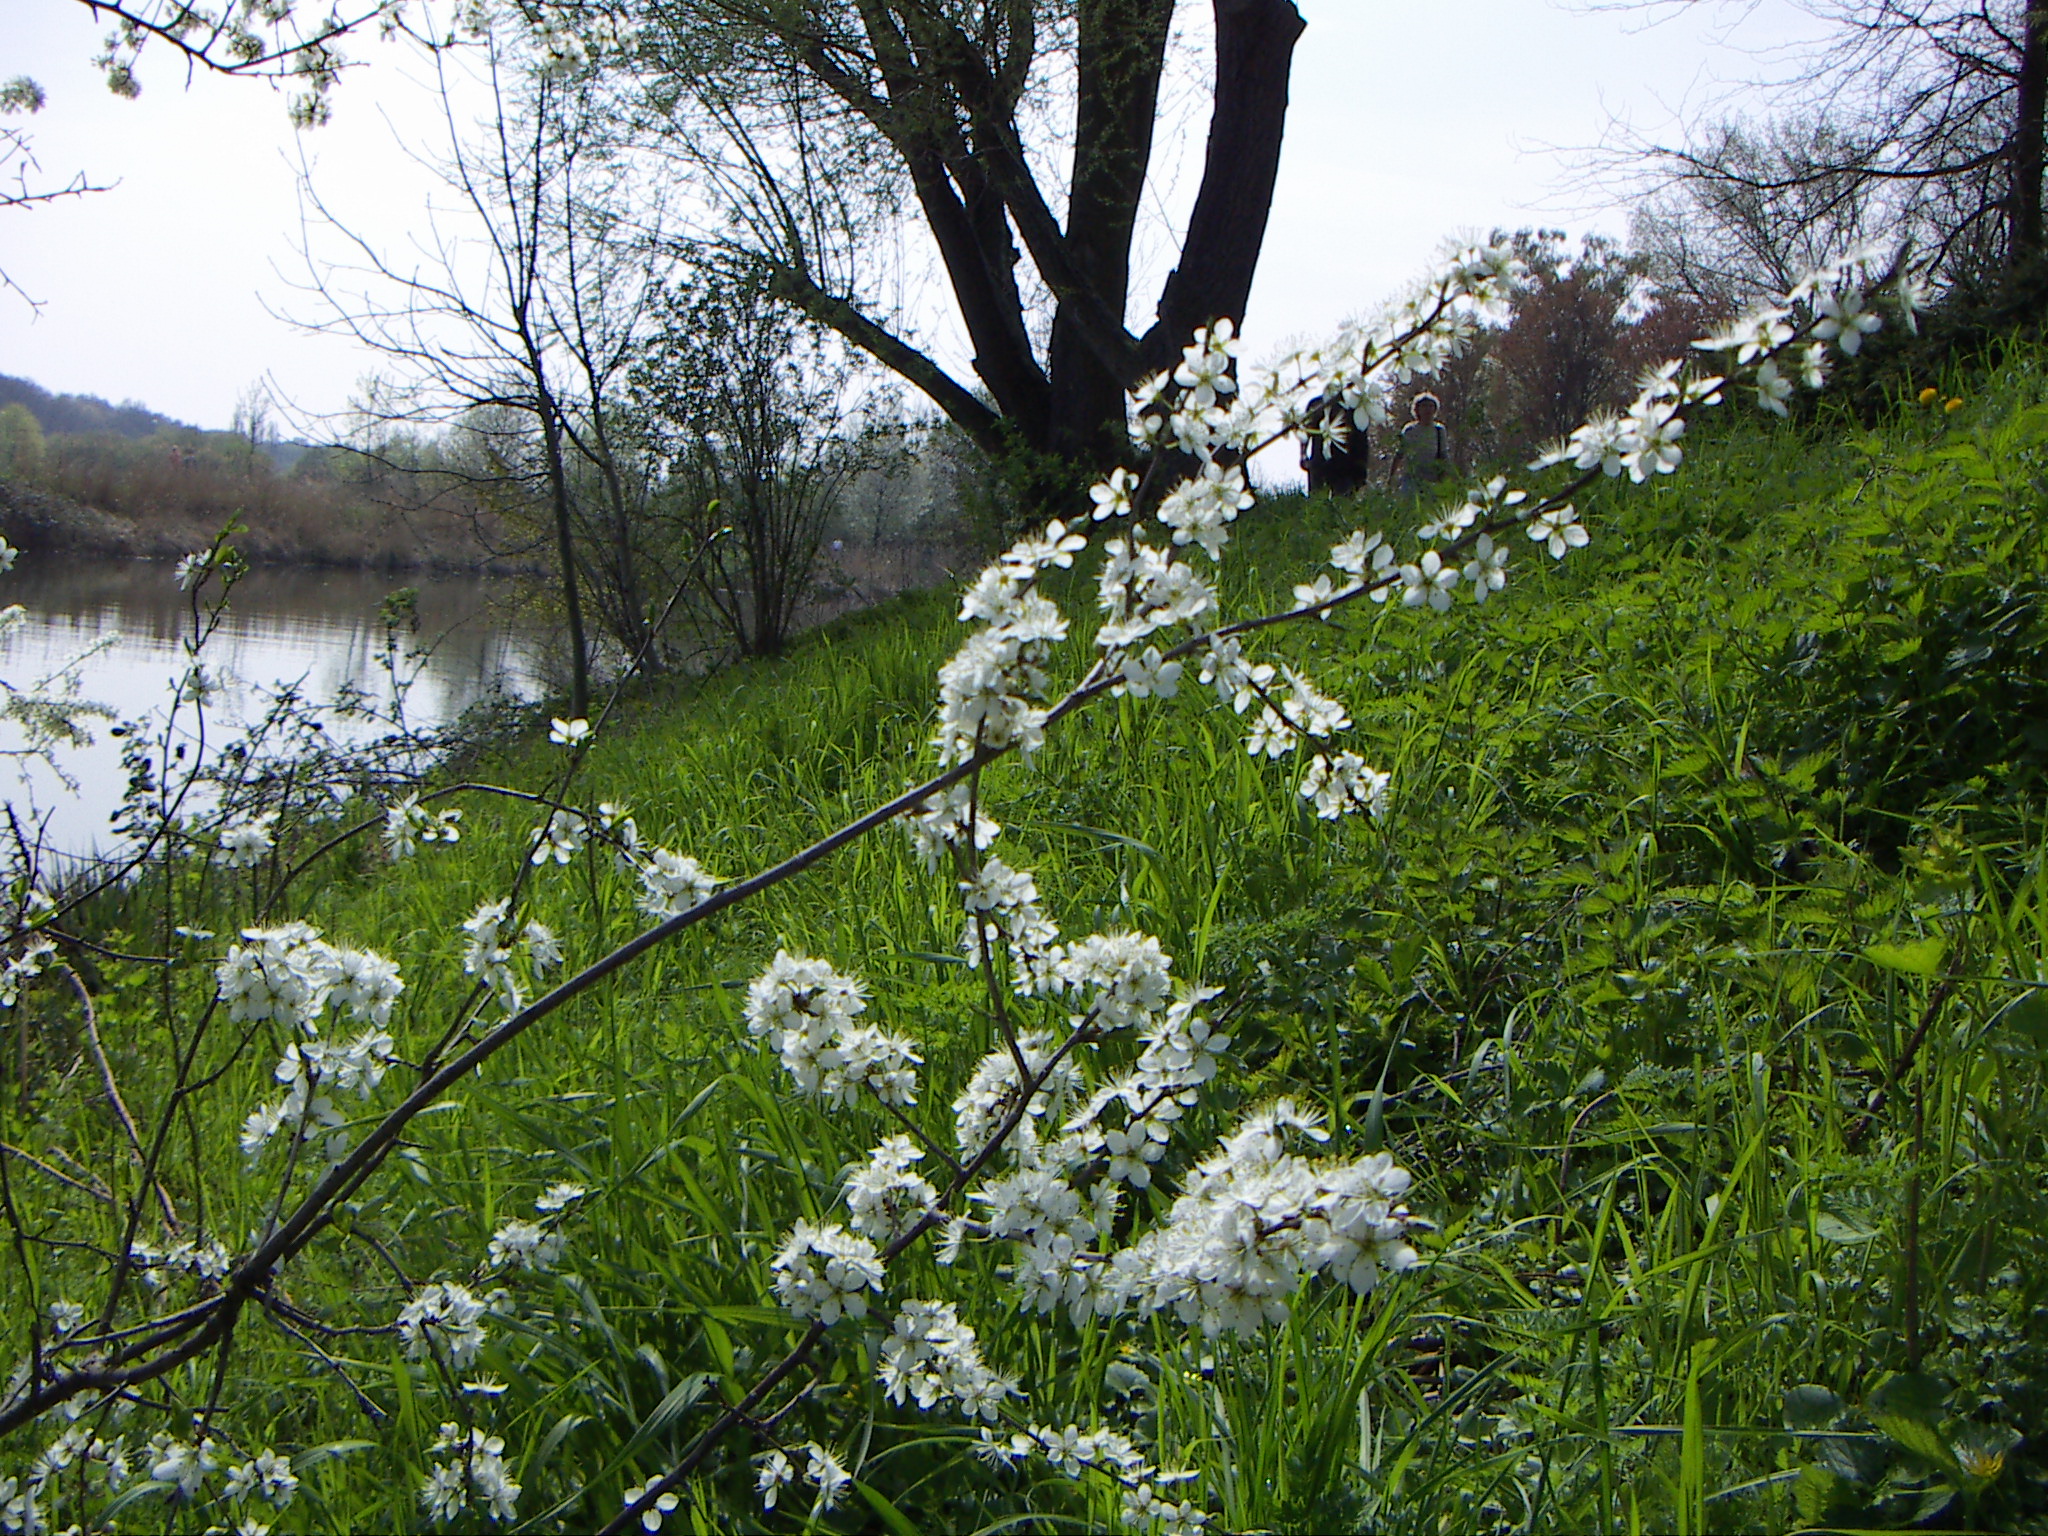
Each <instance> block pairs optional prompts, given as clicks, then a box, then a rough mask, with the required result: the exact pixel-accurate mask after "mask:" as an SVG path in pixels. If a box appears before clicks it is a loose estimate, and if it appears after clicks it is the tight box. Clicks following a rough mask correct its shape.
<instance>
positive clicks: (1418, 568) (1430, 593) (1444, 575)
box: [1401, 549, 1458, 613]
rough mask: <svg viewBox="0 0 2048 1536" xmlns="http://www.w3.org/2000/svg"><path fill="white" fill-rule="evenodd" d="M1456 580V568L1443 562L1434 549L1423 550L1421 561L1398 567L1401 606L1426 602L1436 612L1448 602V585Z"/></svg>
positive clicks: (1418, 604)
mask: <svg viewBox="0 0 2048 1536" xmlns="http://www.w3.org/2000/svg"><path fill="white" fill-rule="evenodd" d="M1457 584H1458V568H1457V567H1456V566H1455V565H1446V564H1444V559H1443V556H1441V555H1439V554H1438V553H1437V552H1436V551H1435V550H1433V549H1430V550H1425V551H1423V555H1422V559H1421V561H1420V563H1418V564H1415V565H1404V566H1402V567H1401V587H1402V591H1401V602H1402V605H1403V606H1404V607H1408V608H1420V607H1421V606H1422V605H1423V604H1424V603H1427V604H1429V606H1430V607H1432V608H1434V609H1435V610H1436V611H1437V612H1438V613H1442V612H1444V611H1445V610H1446V609H1448V608H1449V607H1450V606H1451V589H1452V588H1453V587H1455V586H1457Z"/></svg>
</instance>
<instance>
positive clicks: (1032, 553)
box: [984, 521, 1088, 582]
mask: <svg viewBox="0 0 2048 1536" xmlns="http://www.w3.org/2000/svg"><path fill="white" fill-rule="evenodd" d="M1087 547H1088V540H1087V539H1086V538H1084V537H1082V535H1080V534H1078V533H1069V532H1067V525H1066V524H1065V523H1062V522H1058V521H1054V522H1051V523H1048V524H1046V528H1045V533H1044V535H1043V536H1042V537H1040V538H1035V539H1034V538H1024V539H1019V540H1018V541H1017V542H1016V543H1015V544H1013V545H1012V546H1011V547H1010V548H1009V549H1008V550H1006V551H1005V552H1004V554H1003V557H1002V559H1001V560H999V561H997V562H996V569H997V570H998V571H1000V572H1001V573H1002V574H1003V575H1004V576H1006V577H1008V578H1009V579H1010V580H1012V581H1016V582H1026V581H1031V580H1033V579H1035V578H1036V577H1037V575H1038V573H1039V572H1040V571H1045V570H1050V569H1053V568H1054V567H1057V568H1059V569H1060V570H1063V571H1064V570H1068V569H1071V568H1072V566H1073V564H1074V556H1075V555H1076V554H1077V553H1078V552H1079V551H1081V550H1084V549H1086V548H1087ZM984 574H986V573H984Z"/></svg>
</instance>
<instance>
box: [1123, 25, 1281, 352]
mask: <svg viewBox="0 0 2048 1536" xmlns="http://www.w3.org/2000/svg"><path fill="white" fill-rule="evenodd" d="M1215 4H1216V104H1215V107H1214V109H1213V111H1212V112H1211V114H1210V117H1209V150H1208V159H1207V161H1206V163H1205V164H1204V166H1203V169H1202V187H1201V191H1200V192H1199V193H1197V194H1196V197H1195V211H1194V214H1193V215H1192V217H1190V218H1189V220H1188V234H1187V239H1185V240H1184V241H1182V242H1181V250H1180V265H1179V266H1177V267H1175V268H1174V270H1173V273H1172V275H1171V276H1169V277H1168V278H1167V280H1166V288H1165V291H1164V292H1163V293H1162V294H1161V295H1160V298H1159V319H1158V321H1157V323H1156V324H1154V325H1153V327H1152V328H1151V330H1149V331H1147V332H1146V333H1145V338H1144V340H1143V342H1142V343H1141V344H1140V348H1139V355H1140V360H1141V362H1142V364H1143V366H1144V367H1145V368H1146V370H1147V371H1150V370H1153V369H1157V368H1163V367H1165V366H1166V364H1167V363H1169V362H1171V361H1172V360H1173V358H1174V357H1175V355H1176V354H1177V353H1178V352H1179V351H1180V349H1181V348H1182V347H1184V346H1186V345H1187V342H1188V338H1189V337H1190V336H1191V335H1192V334H1193V333H1194V331H1195V330H1196V328H1197V327H1199V326H1203V325H1207V324H1209V323H1210V322H1211V321H1213V320H1216V319H1219V318H1221V317H1223V316H1228V317H1229V318H1230V319H1232V320H1234V321H1237V322H1239V323H1242V322H1243V320H1244V306H1245V300H1246V298H1247V297H1248V296H1249V295H1250V293H1251V290H1252V273H1253V272H1254V271H1255V270H1256V269H1257V267H1258V264H1259V249H1260V247H1261V246H1263V245H1264V244H1265V239H1266V217H1267V215H1268V213H1270V212H1271V210H1272V206H1273V181H1274V178H1275V177H1276V176H1278V174H1279V171H1280V140H1281V136H1282V134H1283V133H1284V131H1285V129H1286V126H1287V79H1288V72H1289V69H1290V68H1291V66H1292V64H1293V60H1294V44H1295V42H1296V40H1297V39H1299V38H1300V36H1301V32H1302V26H1303V23H1302V19H1301V12H1299V11H1297V10H1296V9H1295V8H1294V3H1293V0H1215Z"/></svg>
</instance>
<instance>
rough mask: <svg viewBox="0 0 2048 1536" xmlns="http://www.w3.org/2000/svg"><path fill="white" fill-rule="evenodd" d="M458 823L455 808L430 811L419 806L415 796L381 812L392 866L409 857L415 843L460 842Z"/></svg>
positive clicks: (459, 811) (457, 809) (459, 813)
mask: <svg viewBox="0 0 2048 1536" xmlns="http://www.w3.org/2000/svg"><path fill="white" fill-rule="evenodd" d="M461 820H462V811H461V809H460V808H459V807H457V808H453V809H449V810H445V811H430V810H428V809H427V808H426V807H425V806H423V805H421V804H420V797H419V796H418V795H407V796H406V797H405V798H404V799H403V800H401V801H399V802H398V804H396V805H394V806H392V807H391V808H390V809H389V810H387V811H385V813H384V848H385V851H386V852H387V853H388V854H389V855H390V856H391V859H392V861H393V862H394V863H395V862H397V861H398V860H400V859H409V858H411V857H412V855H413V851H414V846H415V844H417V843H457V842H460V841H462V828H461V827H460V825H458V823H460V822H461Z"/></svg>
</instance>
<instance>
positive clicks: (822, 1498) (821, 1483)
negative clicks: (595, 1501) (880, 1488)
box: [628, 1440, 853, 1514]
mask: <svg viewBox="0 0 2048 1536" xmlns="http://www.w3.org/2000/svg"><path fill="white" fill-rule="evenodd" d="M795 1450H796V1453H797V1454H798V1455H799V1456H801V1457H802V1458H803V1472H802V1476H803V1480H804V1481H805V1482H807V1483H809V1484H810V1485H811V1486H812V1487H813V1488H815V1489H817V1490H818V1498H817V1503H816V1506H815V1510H814V1512H815V1513H818V1514H822V1513H823V1512H824V1511H826V1510H829V1509H831V1508H832V1507H833V1506H834V1505H836V1504H837V1503H838V1502H839V1500H840V1496H841V1495H843V1494H844V1493H845V1492H846V1490H847V1489H848V1488H850V1487H852V1486H853V1474H852V1473H851V1472H848V1471H847V1470H846V1467H845V1464H844V1463H842V1462H841V1461H840V1460H839V1458H838V1457H837V1456H835V1455H833V1454H832V1453H831V1452H830V1451H828V1450H826V1449H825V1447H824V1446H822V1445H820V1444H818V1442H817V1441H815V1440H811V1441H807V1442H805V1443H804V1444H802V1445H799V1446H797V1447H795ZM797 1476H798V1472H797V1465H796V1463H795V1462H794V1461H792V1460H791V1459H790V1457H789V1454H788V1453H787V1452H786V1451H783V1450H780V1449H777V1450H773V1451H770V1452H769V1453H768V1454H767V1455H766V1456H764V1457H762V1458H761V1465H760V1466H759V1467H758V1468H756V1469H755V1474H754V1487H755V1490H756V1491H757V1492H758V1493H759V1494H760V1495H761V1507H762V1508H763V1509H764V1510H772V1509H773V1508H775V1503H776V1500H777V1499H779V1498H780V1497H781V1495H782V1490H783V1489H784V1488H787V1487H788V1486H789V1485H790V1484H792V1483H794V1482H795V1481H796V1480H797ZM628 1502H629V1503H630V1502H631V1500H630V1499H629V1500H628Z"/></svg>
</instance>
